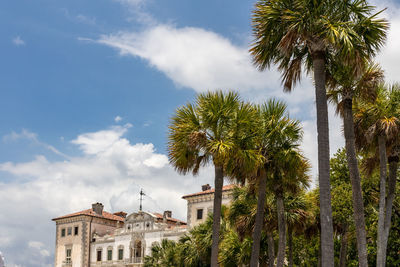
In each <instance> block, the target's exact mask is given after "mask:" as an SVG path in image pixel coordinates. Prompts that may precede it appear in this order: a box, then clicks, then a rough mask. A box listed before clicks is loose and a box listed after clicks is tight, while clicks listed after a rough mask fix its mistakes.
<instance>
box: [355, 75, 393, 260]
mask: <svg viewBox="0 0 400 267" xmlns="http://www.w3.org/2000/svg"><path fill="white" fill-rule="evenodd" d="M399 101H400V85H399V84H395V85H393V86H392V87H391V88H388V87H387V86H386V85H385V84H383V83H381V84H380V85H379V86H378V90H377V97H376V99H375V100H374V101H373V102H368V101H358V102H357V103H355V105H354V109H355V130H356V137H357V144H358V146H359V148H361V149H363V150H364V151H366V152H367V153H368V152H369V153H370V154H371V153H372V157H370V159H367V160H366V162H367V165H366V167H367V169H368V170H367V171H368V172H369V173H371V172H372V170H373V169H374V168H375V167H376V163H377V162H379V169H380V186H379V216H378V234H377V235H378V236H377V262H376V265H377V266H379V267H382V266H385V263H386V250H387V240H388V236H389V229H390V224H391V212H392V205H393V199H394V196H395V187H396V175H397V166H398V162H399V159H398V148H399V145H400V141H399V139H400V138H399V137H400V102H399ZM376 148H377V149H376ZM387 151H388V152H389V155H390V156H389V172H390V173H389V181H388V185H389V186H388V194H387V196H386V186H387V185H386V180H387V178H386V177H387V162H388V157H387Z"/></svg>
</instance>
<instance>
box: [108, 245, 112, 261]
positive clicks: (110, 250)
mask: <svg viewBox="0 0 400 267" xmlns="http://www.w3.org/2000/svg"><path fill="white" fill-rule="evenodd" d="M107 260H108V261H112V248H109V249H108V250H107Z"/></svg>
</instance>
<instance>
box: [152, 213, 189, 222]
mask: <svg viewBox="0 0 400 267" xmlns="http://www.w3.org/2000/svg"><path fill="white" fill-rule="evenodd" d="M152 214H153V215H154V216H156V217H157V219H164V217H163V215H162V214H161V213H156V212H153V213H152ZM167 222H169V223H180V224H182V225H186V222H184V221H181V220H178V219H175V218H171V217H167Z"/></svg>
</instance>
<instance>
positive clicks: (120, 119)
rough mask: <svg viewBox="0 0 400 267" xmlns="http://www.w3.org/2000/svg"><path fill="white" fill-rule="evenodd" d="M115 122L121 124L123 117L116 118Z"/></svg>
mask: <svg viewBox="0 0 400 267" xmlns="http://www.w3.org/2000/svg"><path fill="white" fill-rule="evenodd" d="M114 121H115V122H120V121H122V117H120V116H116V117H115V118H114Z"/></svg>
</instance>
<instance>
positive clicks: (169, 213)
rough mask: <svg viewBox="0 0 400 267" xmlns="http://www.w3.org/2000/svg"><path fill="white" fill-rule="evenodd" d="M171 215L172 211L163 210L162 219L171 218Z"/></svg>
mask: <svg viewBox="0 0 400 267" xmlns="http://www.w3.org/2000/svg"><path fill="white" fill-rule="evenodd" d="M171 217H172V211H170V210H166V211H164V215H163V219H167V218H171Z"/></svg>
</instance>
